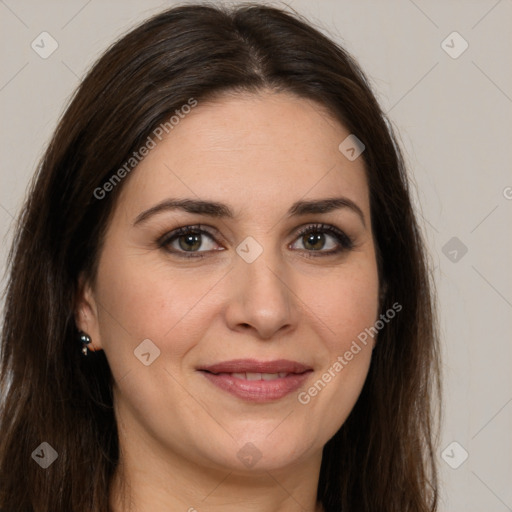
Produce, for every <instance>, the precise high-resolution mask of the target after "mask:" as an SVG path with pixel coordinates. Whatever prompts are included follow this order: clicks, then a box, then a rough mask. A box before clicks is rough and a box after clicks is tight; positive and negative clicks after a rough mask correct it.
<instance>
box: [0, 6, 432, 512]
mask: <svg viewBox="0 0 512 512" xmlns="http://www.w3.org/2000/svg"><path fill="white" fill-rule="evenodd" d="M261 89H271V90H275V91H285V92H290V93H294V94H296V95H299V96H301V97H304V98H308V99H312V100H315V101H316V102H318V103H319V104H321V105H323V106H324V107H325V108H326V109H327V110H328V111H329V112H330V113H331V114H332V115H333V116H334V117H335V118H336V119H338V120H339V121H340V122H341V123H342V124H343V125H344V126H345V127H346V128H347V129H348V130H349V131H350V132H351V133H354V134H356V136H357V137H358V138H359V139H360V140H361V141H362V142H363V144H364V145H365V147H366V149H365V151H364V153H363V155H362V158H364V163H365V168H366V172H367V178H368V184H369V190H370V206H371V216H372V225H373V227H374V238H375V242H376V247H377V250H378V259H379V277H380V281H381V284H382V285H383V288H384V287H385V289H386V293H385V295H384V297H383V299H382V303H381V308H382V311H383V312H384V311H387V310H388V309H390V308H392V305H393V304H394V303H399V304H400V305H402V307H403V309H402V311H401V312H400V314H398V315H397V316H396V318H395V319H394V320H393V321H392V322H389V323H387V324H386V325H385V327H384V328H383V329H382V330H381V331H380V332H379V339H378V343H377V345H376V348H375V350H374V353H373V356H372V362H371V366H370V370H369V374H368V377H367V380H366V382H365V385H364V387H363V390H362V392H361V395H360V397H359V399H358V401H357V403H356V405H355V406H354V409H353V410H352V412H351V414H350V416H349V417H348V419H347V420H346V422H345V423H344V424H343V426H342V427H341V428H340V429H339V431H338V432H337V433H336V435H335V436H334V437H333V438H332V439H331V440H330V441H329V442H328V443H327V444H326V445H325V447H324V452H323V459H322V466H321V472H320V481H319V485H318V500H319V501H320V502H321V503H322V504H323V506H324V508H325V511H326V512H334V511H340V510H343V511H347V512H351V511H352V512H355V511H357V512H375V511H379V512H427V511H434V510H436V508H437V494H438V490H437V474H436V467H435V445H436V442H437V436H438V432H437V430H436V419H440V418H439V416H438V415H440V409H439V410H437V411H436V404H440V397H441V385H440V379H439V352H438V336H437V327H436V320H435V314H434V307H433V299H432V296H433V291H432V284H431V280H430V275H429V269H428V263H427V260H426V256H425V249H424V245H423V242H422V237H421V233H420V230H419V228H418V225H417V222H416V220H415V215H414V212H413V208H412V205H411V198H410V191H409V184H408V177H407V175H406V169H405V165H404V161H403V157H402V155H401V153H400V149H399V145H398V143H397V140H396V138H395V135H394V134H393V129H392V127H391V125H390V123H389V122H388V121H387V119H386V116H385V114H384V113H383V112H382V110H381V108H380V107H379V105H378V103H377V101H376V99H375V97H374V95H373V93H372V91H371V87H370V85H369V82H368V80H367V78H366V77H365V75H364V74H363V72H362V71H361V70H360V68H359V67H358V65H357V64H356V63H355V61H354V60H353V58H352V57H351V56H350V55H348V54H347V53H346V51H345V50H344V49H343V48H341V47H340V46H339V45H337V44H335V43H334V42H333V41H331V40H329V38H327V37H325V36H324V35H322V34H321V33H320V32H319V31H318V30H316V29H315V28H313V27H311V26H310V24H309V23H307V22H306V21H305V20H303V19H302V18H301V17H300V16H299V15H297V14H290V13H287V12H284V11H282V10H280V9H277V8H272V7H266V6H261V5H250V4H246V5H239V6H237V7H232V8H226V7H214V6H211V5H206V4H204V5H187V6H179V7H174V8H171V9H169V10H167V11H165V12H162V13H160V14H158V15H157V16H154V17H153V18H151V19H149V20H148V21H146V22H144V23H143V24H142V25H141V26H139V27H138V28H136V29H134V30H133V31H131V32H129V33H128V34H127V35H125V36H124V37H122V38H121V39H120V40H119V41H118V42H116V43H115V44H113V45H112V46H111V47H110V48H109V49H108V50H107V51H106V52H105V53H104V55H103V56H102V57H101V58H100V59H99V61H98V62H97V63H96V64H95V65H94V66H93V68H92V69H91V70H90V72H89V73H88V74H87V76H86V77H85V79H84V80H83V82H82V83H81V85H80V87H79V88H78V90H77V91H76V93H75V95H74V97H73V99H72V100H71V102H70V104H69V106H68V108H67V110H66V112H65V113H64V115H63V117H62V119H61V120H60V123H59V125H58V127H57V129H56V132H55V134H54V136H53V139H52V140H51V142H50V144H49V147H48V149H47V151H46V153H45V155H44V157H43V159H42V161H41V163H40V166H39V168H38V171H37V173H36V175H35V176H34V179H33V181H32V183H31V186H30V191H29V195H28V198H27V200H26V202H25V205H24V207H23V209H22V211H21V214H20V217H19V221H18V225H17V229H16V233H15V237H14V242H13V246H12V249H11V252H10V255H9V260H8V265H9V266H8V271H9V279H8V284H7V288H6V294H5V312H4V323H3V330H2V339H1V343H2V345H1V360H0V361H1V366H0V390H1V392H2V398H1V404H0V407H1V409H0V413H1V416H0V432H1V433H2V435H1V436H0V508H2V509H6V510H7V511H8V512H21V511H23V512H29V511H30V512H32V511H34V512H49V511H51V512H70V511H73V512H90V511H91V510H94V511H97V512H108V511H109V504H108V501H109V491H110V483H111V479H112V476H113V473H114V470H115V468H116V464H117V463H118V459H119V453H118V439H117V428H116V422H115V417H114V414H113V407H112V391H111V390H112V374H111V372H110V368H109V365H108V362H107V360H106V358H105V356H104V352H103V351H99V352H97V353H95V354H94V355H92V354H91V355H90V356H88V357H87V358H84V357H83V356H82V355H81V353H80V342H79V341H78V332H77V328H76V325H75V321H74V307H75V300H76V294H77V290H78V277H79V275H80V274H81V273H83V274H84V275H86V276H87V277H88V278H90V279H92V280H94V276H95V272H96V264H97V261H98V256H99V253H100V251H101V246H102V240H103V238H104V233H105V230H106V227H107V225H108V222H109V219H110V216H111V213H112V211H113V208H114V206H115V203H116V198H117V197H118V194H119V191H120V189H121V188H122V186H123V182H121V183H119V184H118V185H117V186H115V187H114V190H112V192H110V193H109V194H107V195H106V196H105V197H104V198H102V199H98V197H97V194H96V195H95V194H94V191H95V190H96V189H97V188H98V187H102V186H103V185H104V183H105V182H107V181H108V180H109V179H110V178H111V177H112V175H113V174H114V173H115V172H116V171H117V170H118V169H119V168H120V167H121V166H122V165H123V164H124V163H125V162H126V161H127V159H128V158H129V157H130V155H131V154H132V153H133V151H135V150H136V149H137V148H139V147H141V145H142V143H143V141H144V140H146V139H147V137H148V135H149V134H150V133H151V132H152V130H154V129H155V127H156V126H158V125H159V124H160V123H161V122H162V121H163V120H164V119H166V118H168V117H169V115H171V114H172V112H173V111H174V110H175V109H178V108H180V107H181V106H182V105H184V104H186V103H187V101H188V100H189V99H190V98H195V99H196V100H197V101H199V102H200V101H201V100H206V99H208V98H212V97H214V96H215V95H216V94H218V93H220V92H225V91H230V90H231V91H237V92H240V91H241V92H255V91H258V90H261ZM134 172H136V171H134ZM42 442H47V443H49V444H50V445H51V446H52V447H53V448H54V449H55V450H56V452H57V453H58V458H57V460H56V461H55V462H54V463H53V464H52V465H51V466H49V467H48V468H47V469H42V468H41V467H40V466H39V465H37V464H36V463H35V462H34V460H32V454H33V452H34V450H36V448H37V447H38V446H39V445H40V444H41V443H42Z"/></svg>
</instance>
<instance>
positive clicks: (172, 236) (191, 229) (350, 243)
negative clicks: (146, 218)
mask: <svg viewBox="0 0 512 512" xmlns="http://www.w3.org/2000/svg"><path fill="white" fill-rule="evenodd" d="M310 232H313V233H314V232H323V233H326V234H327V235H328V236H331V237H332V238H334V239H335V240H336V242H337V244H338V248H337V249H334V250H333V249H331V250H329V251H324V250H318V251H315V250H308V249H300V251H301V252H305V253H308V255H310V256H313V257H316V256H329V255H335V254H340V253H342V252H347V251H349V250H351V249H353V248H354V247H355V245H356V244H355V241H354V240H353V239H352V238H351V237H350V236H349V235H347V234H346V233H345V232H344V231H343V230H341V229H339V228H337V227H335V226H333V225H331V224H325V223H312V222H309V223H307V224H304V225H302V226H299V227H298V228H295V229H294V230H293V233H294V235H295V238H294V239H293V240H292V242H290V244H288V247H289V246H290V245H293V244H294V243H296V241H297V240H298V239H299V238H300V237H302V236H304V235H305V234H308V233H310ZM189 233H194V234H200V235H206V236H207V237H209V238H210V239H211V240H212V241H213V242H215V243H216V244H218V242H217V240H216V237H219V238H222V239H224V237H223V236H222V235H221V233H220V231H219V230H218V229H216V228H214V227H212V226H208V225H205V224H189V225H184V226H180V227H177V228H175V229H173V230H171V231H168V232H166V233H165V234H164V235H162V236H160V237H159V238H158V239H157V244H158V246H159V247H160V248H163V249H164V250H166V251H167V252H170V253H171V254H176V255H178V256H179V257H185V258H202V257H204V256H205V255H206V254H208V253H211V252H217V251H218V250H219V249H214V250H207V251H180V250H170V249H167V246H168V245H170V243H171V242H174V240H176V239H178V238H179V237H180V236H184V235H186V234H189ZM220 250H225V248H223V249H220Z"/></svg>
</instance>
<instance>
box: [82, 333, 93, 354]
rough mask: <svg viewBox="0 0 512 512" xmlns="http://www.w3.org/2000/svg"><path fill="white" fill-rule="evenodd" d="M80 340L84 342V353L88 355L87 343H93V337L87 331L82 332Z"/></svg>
mask: <svg viewBox="0 0 512 512" xmlns="http://www.w3.org/2000/svg"><path fill="white" fill-rule="evenodd" d="M80 341H81V342H82V354H83V355H84V356H86V355H87V354H88V353H89V349H88V348H87V345H88V344H89V343H91V337H90V336H89V335H88V334H85V332H80Z"/></svg>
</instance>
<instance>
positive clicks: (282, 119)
mask: <svg viewBox="0 0 512 512" xmlns="http://www.w3.org/2000/svg"><path fill="white" fill-rule="evenodd" d="M349 135H350V132H349V131H348V130H347V129H346V128H345V127H344V126H343V125H341V124H340V123H339V122H338V121H336V120H335V119H334V118H333V117H331V116H330V115H329V114H328V113H327V112H326V110H325V108H323V107H322V106H321V105H319V104H317V103H316V102H313V101H311V100H307V99H303V98H299V97H296V96H294V95H291V94H286V93H272V94H271V93H261V94H251V95H249V94H245V95H242V94H238V95H235V96H233V95H229V96H228V95H225V96H223V97H220V98H217V99H216V100H215V101H210V102H204V103H202V102H201V101H199V102H198V105H197V106H196V107H195V108H193V109H192V110H191V111H190V112H189V113H188V114H185V115H184V114H182V116H181V117H180V119H179V122H178V123H176V124H174V125H173V128H172V130H170V131H169V133H168V134H167V135H165V136H164V138H163V139H162V140H161V141H160V142H158V141H156V142H157V145H156V147H155V148H154V149H152V150H151V151H150V152H149V154H148V155H147V156H146V157H145V158H144V160H142V162H141V163H140V164H139V165H138V166H137V168H136V169H135V170H134V171H132V174H131V176H130V179H129V180H128V182H127V183H126V184H125V186H124V187H123V191H122V194H121V197H120V200H121V201H124V202H127V203H128V206H129V209H130V210H132V209H133V210H137V209H141V208H145V207H148V206H150V205H151V203H154V202H157V201H159V200H162V199H165V198H166V197H167V196H173V197H176V196H180V195H181V196H185V197H194V196H195V197H198V198H201V199H212V200H222V201H223V202H228V203H229V204H231V205H233V209H234V210H235V211H236V212H241V213H242V212H243V211H244V210H245V209H246V208H248V207H249V206H250V205H253V207H255V208H266V209H268V208H269V207H275V205H277V204H279V203H286V205H288V204H291V203H293V202H294V201H296V200H297V199H300V198H315V197H329V196H334V195H337V194H342V195H345V196H348V197H350V198H351V199H353V200H354V201H358V202H359V203H360V206H361V208H363V209H365V208H367V207H368V204H367V201H368V191H367V184H366V174H365V167H364V161H363V159H362V158H357V159H355V160H353V161H351V160H349V159H348V158H346V157H345V156H344V154H343V153H342V152H340V150H339V149H338V147H339V145H340V143H342V141H344V140H345V139H346V138H347V137H348V136H349Z"/></svg>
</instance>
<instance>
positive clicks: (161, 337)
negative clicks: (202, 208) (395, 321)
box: [76, 91, 379, 512]
mask: <svg viewBox="0 0 512 512" xmlns="http://www.w3.org/2000/svg"><path fill="white" fill-rule="evenodd" d="M348 135H349V132H348V131H347V130H346V129H345V128H344V127H343V126H342V125H340V124H339V123H338V122H337V121H335V120H334V119H332V118H331V117H330V116H329V115H328V114H327V113H326V112H325V111H324V110H323V109H322V108H321V107H320V106H319V105H318V104H316V103H314V102H311V101H309V100H305V99H303V98H297V97H295V96H293V95H291V94H285V93H270V92H268V91H265V92H261V93H258V94H251V95H249V94H244V95H240V94H239V95H229V96H228V95H224V96H222V97H220V98H218V99H217V100H215V101H213V102H210V103H201V102H199V105H198V106H197V107H195V108H194V109H193V110H192V112H191V113H190V114H188V115H187V116H186V117H185V118H184V119H183V120H181V121H180V123H179V124H178V125H177V126H175V127H174V129H173V130H172V131H171V132H170V133H169V135H168V136H167V137H166V138H164V139H163V140H162V141H161V142H160V143H158V144H157V146H156V147H155V148H154V149H153V150H151V151H150V153H149V154H148V156H147V157H146V158H145V159H144V160H143V161H142V162H141V163H140V164H139V166H138V167H137V169H136V170H134V171H132V174H130V175H129V177H128V178H126V179H125V181H124V183H123V184H122V187H123V188H122V191H121V194H120V196H119V198H118V202H117V205H116V208H115V210H114V213H113V216H112V219H111V222H110V224H109V227H108V230H107V234H106V239H105V244H104V246H103V249H102V252H101V255H100V261H99V266H98V273H97V275H96V278H95V280H94V282H91V283H88V282H84V281H83V282H82V292H81V295H80V301H79V305H78V308H77V311H76V317H77V324H78V326H79V328H80V329H82V330H83V331H84V332H86V333H88V334H89V335H90V336H91V339H92V344H91V345H89V348H90V349H91V350H104V351H105V353H106V356H107V359H108V361H109V364H110V367H111V369H112V373H113V375H114V379H115V386H114V408H115V414H116V419H117V422H118V429H119V443H120V450H121V463H120V465H119V469H118V471H117V473H116V475H115V479H114V485H113V489H112V494H111V503H112V507H113V510H114V511H116V512H121V511H126V510H133V511H140V512H142V511H147V510H151V511H154V512H163V511H166V512H168V511H170V510H173V511H174V510H176V511H179V510H180V511H181V510H182V511H187V510H188V511H190V512H192V511H193V510H197V511H199V512H201V511H212V512H217V511H222V512H230V511H231V510H237V511H239V510H240V508H242V509H243V510H247V511H259V512H263V511H265V512H269V511H274V512H277V511H287V512H288V511H313V510H321V508H320V506H319V505H317V504H316V492H317V485H318V476H319V471H320V464H321V452H322V448H323V446H324V445H325V443H326V442H327V441H328V440H329V439H330V438H331V437H332V436H333V435H334V434H335V433H336V431H337V430H338V429H339V428H340V426H341V425H342V424H343V423H344V421H345V420H346V418H347V416H348V415H349V413H350V411H351V410H352V408H353V406H354V404H355V402H356V400H357V398H358V396H359V394H360V391H361V389H362V386H363V384H364V381H365V379H366V376H367V373H368V368H369V364H370V361H371V354H372V349H373V346H374V340H371V339H370V340H369V343H368V344H367V345H366V346H362V350H361V351H360V352H359V353H358V354H357V355H355V356H354V358H353V359H352V360H351V361H350V362H349V363H348V364H347V365H346V366H345V367H344V368H343V370H342V371H341V372H339V373H338V374H337V375H336V377H335V378H332V380H331V382H329V383H328V384H327V385H326V386H325V387H324V388H323V389H322V390H321V391H320V392H319V393H318V394H317V395H316V396H315V397H312V398H311V401H310V402H309V403H308V404H305V405H303V404H301V403H299V401H298V399H297V395H298V392H299V391H303V390H307V389H308V388H309V387H311V386H312V384H313V383H314V382H316V381H318V379H319V378H321V376H322V374H323V373H324V372H325V371H326V370H327V369H328V368H329V367H332V365H333V363H334V362H335V361H336V360H337V357H338V356H340V355H343V354H344V353H345V352H346V351H347V350H349V348H350V346H351V344H352V342H353V340H355V339H356V338H357V335H358V334H359V333H361V332H362V331H363V330H364V329H365V328H366V327H369V326H372V325H373V324H374V323H375V321H376V319H377V318H378V290H379V279H378V273H377V264H376V257H375V247H374V241H373V235H372V228H371V221H370V204H369V194H368V186H367V182H366V177H365V169H364V162H363V160H362V158H357V159H355V160H354V161H349V160H348V159H347V158H346V157H345V156H344V155H343V154H342V153H341V152H340V151H339V150H338V145H339V144H340V142H341V141H343V140H344V139H345V138H346V137H347V136H348ZM339 196H343V197H346V198H348V199H350V200H351V201H353V202H354V203H356V204H357V205H358V207H359V208H360V209H361V211H362V213H363V216H364V223H363V220H362V219H361V218H360V217H359V216H358V215H357V213H355V211H354V210H352V209H350V208H341V209H337V210H334V211H332V212H329V213H321V214H307V215H303V216H300V217H288V216H287V215H286V213H287V211H288V209H289V208H290V206H291V205H292V204H293V203H294V202H295V201H298V200H301V199H302V200H305V199H307V200H313V199H324V198H332V197H339ZM170 197H172V198H192V199H199V198H200V199H204V200H214V201H218V202H222V203H225V204H227V205H228V206H229V207H230V208H231V209H232V210H233V211H234V213H235V217H234V218H233V219H229V218H215V217H211V216H207V215H202V214H195V213H187V212H184V211H180V210H168V211H163V212H160V213H158V214H156V215H154V216H151V217H148V218H147V219H146V220H144V221H142V222H140V223H138V224H136V225H135V226H134V221H135V219H136V218H137V216H138V215H139V214H141V212H143V211H145V210H147V209H149V208H151V207H153V206H154V205H156V204H157V203H159V202H160V201H163V200H165V199H167V198H170ZM318 223H324V224H326V225H332V226H334V227H336V228H338V229H340V230H342V231H343V232H344V233H346V234H347V235H348V236H350V237H351V238H352V239H353V241H354V247H353V248H352V249H350V250H343V251H342V252H340V253H338V254H331V255H323V256H322V253H323V254H325V253H327V252H329V251H330V250H331V249H333V248H334V249H335V248H337V247H338V246H340V243H339V242H338V241H337V240H336V239H335V238H334V237H333V236H332V235H331V234H330V233H328V232H325V231H323V230H320V231H318V230H317V233H319V234H320V235H321V234H324V235H325V238H324V239H322V240H321V241H320V242H317V243H316V245H313V247H312V245H311V244H308V240H310V238H308V235H306V236H300V235H298V234H297V233H298V230H299V228H301V227H303V226H308V225H310V224H318ZM195 224H202V225H203V226H210V227H212V228H214V229H215V230H217V231H212V234H213V237H212V238H210V237H208V235H201V238H200V239H199V243H198V244H197V246H196V247H198V248H196V249H194V250H195V251H196V253H197V252H202V254H203V255H205V257H204V258H200V259H199V258H197V259H196V258H189V259H188V258H185V257H183V256H180V255H179V254H177V253H176V252H178V251H180V250H181V254H183V253H184V252H185V250H186V248H187V247H188V246H187V245H186V243H185V242H184V240H183V237H182V238H181V241H182V245H180V243H179V240H180V239H174V241H172V242H171V245H169V246H168V247H167V249H166V248H162V247H159V246H158V244H157V242H156V241H157V240H158V239H159V237H161V236H162V235H163V234H165V233H169V232H171V231H173V230H174V229H176V228H178V227H181V226H190V225H195ZM248 236H251V237H253V238H254V239H255V240H256V241H257V242H258V243H259V244H260V246H261V247H262V248H263V252H262V254H260V256H259V257H258V258H257V259H256V260H255V261H254V262H252V263H247V262H246V261H245V260H244V259H242V258H241V257H240V256H239V255H238V254H237V252H236V248H237V246H238V245H239V244H240V243H241V242H242V241H243V240H244V239H245V238H246V237H248ZM313 244H314V242H313ZM192 245H193V244H192ZM183 247H185V249H183ZM173 249H174V250H175V251H176V252H175V253H172V252H171V251H172V250H173ZM189 252H190V251H189ZM308 255H310V256H312V257H307V256H308ZM315 255H316V257H315ZM145 339H150V340H152V342H153V343H154V344H155V345H156V346H157V347H158V349H159V350H160V355H159V357H158V358H156V359H155V360H154V362H152V363H151V364H150V365H149V366H145V365H144V364H142V363H141V362H140V360H139V359H138V358H137V357H135V356H134V350H135V349H136V347H137V346H138V345H139V344H140V343H141V342H142V340H145ZM237 358H254V359H258V360H263V361H269V360H274V359H291V360H296V361H299V362H302V363H306V364H308V365H310V366H311V367H312V368H313V372H312V373H311V374H310V376H309V378H308V380H307V382H306V384H305V385H304V386H302V388H301V389H300V390H298V391H297V392H292V393H290V394H289V395H287V396H285V397H284V398H281V399H279V400H276V401H273V402H268V403H254V402H248V401H245V400H242V399H240V398H238V397H235V396H233V395H231V394H229V393H227V392H226V391H223V390H221V389H218V388H217V387H216V386H213V385H212V384H211V383H210V382H209V381H208V380H207V379H206V378H205V377H204V376H203V374H201V373H200V372H199V371H197V368H198V367H199V366H201V365H206V364H213V363H217V362H221V361H227V360H230V359H237ZM248 442H250V443H252V444H253V445H254V446H255V447H256V448H257V450H258V451H259V453H260V454H261V458H260V459H259V460H258V461H257V463H256V464H255V465H253V466H252V467H246V466H245V465H244V464H243V463H242V462H241V461H240V460H239V458H238V457H237V453H238V452H239V450H240V449H241V448H242V447H244V445H245V444H246V443H248ZM123 484H124V485H123Z"/></svg>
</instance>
